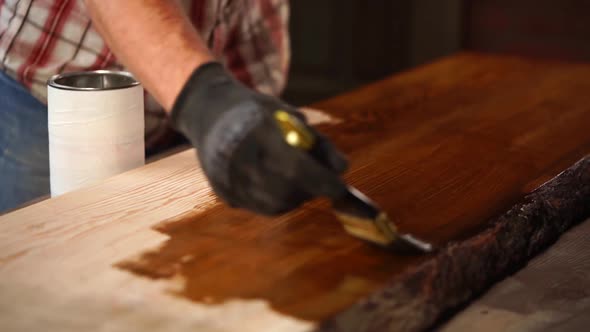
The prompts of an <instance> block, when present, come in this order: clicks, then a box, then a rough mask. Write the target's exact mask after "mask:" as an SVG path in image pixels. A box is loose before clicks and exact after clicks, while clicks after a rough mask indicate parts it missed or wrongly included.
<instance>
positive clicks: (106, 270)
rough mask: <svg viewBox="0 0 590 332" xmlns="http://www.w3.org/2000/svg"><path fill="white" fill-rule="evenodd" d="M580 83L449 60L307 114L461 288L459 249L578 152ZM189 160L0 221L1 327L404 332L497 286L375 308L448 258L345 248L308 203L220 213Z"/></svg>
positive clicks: (584, 71)
mask: <svg viewBox="0 0 590 332" xmlns="http://www.w3.org/2000/svg"><path fill="white" fill-rule="evenodd" d="M588 77H590V66H589V65H583V64H566V63H559V62H543V61H532V60H527V59H522V58H511V57H495V56H485V55H479V54H459V55H456V56H453V57H449V58H446V59H443V60H441V61H439V62H437V63H434V64H431V65H427V66H424V67H421V68H418V69H415V70H412V71H409V72H406V73H403V74H401V75H397V76H394V77H392V78H390V79H387V80H384V81H382V82H378V83H375V84H372V85H370V86H368V87H366V88H363V89H360V90H358V91H355V92H351V93H349V94H347V95H344V96H341V97H338V98H334V99H331V100H328V101H325V102H322V103H319V104H317V105H315V106H316V107H317V108H320V109H323V110H326V111H327V112H328V113H329V114H330V115H332V116H333V117H334V118H337V119H338V121H332V123H331V124H330V125H322V126H321V128H322V130H323V131H324V132H326V133H327V134H328V135H329V136H330V137H332V138H333V139H334V141H335V142H336V143H337V144H338V145H339V146H340V147H342V148H343V150H344V151H345V152H346V153H348V155H349V156H350V158H351V170H350V171H349V172H348V174H347V176H346V178H347V179H348V180H349V181H350V182H351V183H352V184H354V185H356V186H357V187H359V188H360V189H361V190H363V191H365V192H366V193H367V194H369V195H370V196H372V197H374V198H375V200H376V201H377V202H379V203H381V205H383V206H385V207H387V209H388V211H389V212H390V214H391V216H392V217H394V218H395V219H396V221H397V223H398V224H399V226H400V227H401V228H402V229H403V230H405V231H409V232H412V233H415V234H416V235H418V236H421V237H423V238H425V239H427V240H430V241H432V242H435V243H436V244H439V245H445V244H447V243H448V242H449V241H453V242H457V243H458V244H457V246H458V247H459V248H463V249H461V250H463V251H462V252H466V251H468V252H469V253H471V254H472V256H471V257H473V258H475V259H471V260H468V261H466V262H465V264H466V265H465V266H462V265H461V264H458V265H453V266H452V267H453V270H452V271H455V270H456V271H455V272H457V273H458V274H456V275H461V271H468V270H469V268H472V265H469V264H473V262H474V261H477V257H479V256H478V255H484V256H485V254H486V251H485V250H484V249H485V248H481V247H478V245H477V241H476V240H473V238H471V237H470V236H471V235H473V234H479V236H481V234H488V235H490V234H491V235H497V233H489V232H490V229H486V228H485V227H486V226H487V225H489V223H488V222H489V221H490V220H492V219H494V217H497V216H498V215H501V214H502V213H503V212H504V211H506V210H508V209H509V208H510V207H511V206H513V205H514V204H515V203H517V202H519V201H521V200H522V199H523V197H524V196H525V194H526V193H529V192H531V191H532V190H533V189H534V188H536V187H538V186H539V185H540V184H541V183H543V182H545V181H546V180H548V179H551V178H552V177H554V176H555V175H556V174H557V173H559V172H560V171H562V170H564V169H565V168H566V167H568V166H569V165H571V164H573V163H574V162H575V161H576V160H578V159H579V158H581V157H583V156H584V155H585V154H586V153H588V152H589V151H590V131H588V130H587V124H588V123H589V121H590V110H589V108H590V106H589V105H590V95H588V94H587V91H589V89H590V79H588ZM193 155H194V151H187V152H183V153H180V154H178V155H174V156H172V157H169V158H165V159H163V160H160V161H157V162H155V163H153V164H150V165H147V166H145V167H143V168H141V169H137V170H134V171H131V172H128V173H125V174H122V175H120V176H117V177H114V178H111V179H109V180H107V181H105V182H104V183H102V184H99V185H96V186H94V187H91V188H87V189H83V190H80V191H77V192H74V193H70V194H66V195H64V196H61V197H58V198H56V199H51V200H48V201H44V202H41V203H38V204H36V205H33V206H31V207H28V208H26V209H23V210H19V211H16V212H13V213H11V214H8V215H6V216H3V217H0V294H3V296H1V297H0V328H3V330H6V329H8V330H22V331H29V330H38V329H39V326H43V328H44V329H46V330H61V331H68V330H88V329H97V328H107V327H108V328H109V329H112V330H116V331H117V330H120V331H126V330H138V329H143V330H148V331H160V330H162V331H163V330H178V331H185V330H186V331H188V330H195V329H200V330H207V331H234V330H241V331H264V330H268V331H307V330H310V329H314V328H319V329H325V330H346V329H347V328H348V327H350V326H355V327H356V328H357V329H358V330H363V329H364V330H369V329H375V330H377V328H376V326H377V327H379V328H381V329H379V330H380V331H382V330H388V329H390V330H393V329H397V328H399V329H400V330H401V329H409V330H411V329H416V328H422V327H425V326H427V325H428V324H430V323H432V322H433V321H434V320H435V319H437V317H439V314H440V313H441V312H443V311H444V310H446V309H448V308H450V307H452V306H453V305H456V304H458V303H460V302H461V301H463V300H465V299H467V298H468V297H469V296H471V295H472V293H473V291H476V290H478V289H482V288H483V287H485V286H486V285H487V284H489V282H491V281H492V280H493V279H495V278H497V277H499V275H496V274H495V275H493V276H491V277H490V278H483V279H481V280H479V281H481V282H480V283H479V284H474V283H475V282H476V281H478V280H475V281H473V283H472V284H469V285H470V286H469V287H468V288H461V287H460V286H458V285H456V284H454V283H452V282H451V281H449V280H444V279H440V278H438V277H437V278H435V279H434V280H436V281H437V282H439V286H440V285H443V286H446V287H442V288H441V289H444V292H446V293H441V294H442V295H441V294H439V293H437V294H438V296H445V297H444V298H448V299H449V300H448V301H438V302H435V304H436V305H437V307H436V308H435V310H434V309H432V308H433V307H424V306H422V307H418V309H419V310H418V311H416V312H418V313H419V315H411V314H408V315H401V316H400V313H403V312H407V311H403V310H402V311H399V310H398V309H396V310H398V311H391V310H381V309H383V308H388V305H390V304H391V302H388V300H387V299H382V298H381V297H382V296H384V294H389V293H388V292H391V291H392V290H393V289H395V288H396V287H398V288H399V287H400V285H402V286H404V287H405V286H407V285H409V284H411V282H412V281H414V280H415V281H420V282H421V281H422V280H424V278H417V276H416V275H413V274H412V271H424V270H423V269H428V267H424V266H432V265H433V264H435V263H433V262H437V261H438V260H440V259H441V257H448V255H449V254H452V253H453V251H452V249H448V250H443V251H442V253H441V254H439V255H431V256H425V257H402V256H396V255H394V254H392V253H389V252H385V251H383V250H381V249H378V248H375V247H373V246H371V245H368V244H365V243H363V242H360V241H357V240H356V239H353V238H351V237H350V236H348V235H347V234H345V233H344V232H343V231H342V229H341V227H340V225H339V224H338V223H337V221H336V220H335V219H334V217H333V216H332V214H331V213H330V211H329V209H328V204H327V202H325V201H322V200H318V201H314V202H311V203H310V204H307V205H306V206H305V207H304V208H302V209H299V210H297V211H294V212H292V213H290V214H287V215H285V216H282V217H278V218H263V217H258V216H254V215H252V214H249V213H247V212H243V211H235V210H230V209H228V208H226V207H224V206H222V205H220V204H219V203H218V202H217V201H216V200H215V198H214V197H213V195H212V194H211V191H210V190H209V188H208V187H207V185H206V182H205V180H204V178H203V175H202V173H201V172H200V170H199V168H198V165H197V163H196V161H195V160H194V157H193ZM584 165H586V164H584ZM579 172H581V173H582V174H585V173H584V169H583V168H580V170H579ZM576 174H577V173H576ZM559 183H560V184H561V186H560V187H559V188H561V187H562V186H563V185H564V183H565V185H566V186H567V185H571V183H572V180H571V179H570V182H568V181H562V182H559ZM557 192H562V191H557ZM565 192H567V190H565ZM578 192H579V193H582V194H583V193H585V191H578ZM535 197H536V196H535ZM575 199H577V200H574V198H572V200H570V201H572V202H574V201H575V202H579V201H580V200H581V199H583V196H581V197H575ZM563 206H566V207H569V208H570V209H568V210H565V211H561V210H555V211H557V212H563V213H566V212H568V211H570V210H571V211H574V212H576V214H575V215H574V214H572V215H571V216H570V218H566V219H567V220H566V221H565V222H564V224H563V227H565V226H567V225H569V224H571V223H574V222H575V221H576V220H577V218H578V217H579V216H578V214H583V213H585V210H583V209H582V210H580V209H572V206H569V205H567V204H566V205H563ZM555 211H554V212H555ZM533 215H534V213H533ZM557 219H559V218H557ZM557 219H556V218H553V219H550V220H549V219H547V220H549V221H548V223H549V225H551V223H560V222H562V221H559V220H557ZM495 220H504V219H502V217H500V219H495ZM543 220H545V219H543ZM543 225H545V224H543ZM531 227H532V229H533V230H534V229H535V227H536V226H535V225H534V224H533V225H532V226H531ZM482 230H483V231H482ZM558 230H560V231H562V229H561V228H558ZM492 231H493V228H492ZM482 232H483V233H482ZM485 232H488V233H485ZM558 233H559V232H555V233H552V234H553V235H554V236H557V234H558ZM510 234H512V235H513V236H518V234H521V233H519V232H516V233H510ZM522 234H524V233H522ZM522 234H521V235H522ZM527 234H528V233H527ZM475 238H476V239H477V238H478V237H475ZM488 239H489V241H492V240H493V239H494V238H493V237H488ZM474 241H475V242H474ZM549 242H550V241H549V240H545V241H540V244H539V247H541V246H543V245H546V244H547V243H549ZM449 248H454V247H453V246H450V247H449ZM486 248H487V247H486ZM521 249H522V248H521ZM449 250H451V251H449ZM514 250H518V248H516V249H514ZM517 252H518V251H517ZM492 253H493V252H492ZM495 253H496V254H497V253H498V252H495ZM532 253H534V250H533V251H527V252H526V253H525V254H522V253H521V255H519V256H518V257H520V259H521V260H522V259H526V258H527V257H528V255H531V254H532ZM440 255H443V256H440ZM444 255H447V256H444ZM484 256H481V257H484ZM435 265H436V264H435ZM442 266H445V265H442ZM446 266H448V265H446ZM488 267H490V268H494V267H496V266H495V265H493V264H491V265H489V266H488ZM438 272H439V273H438V274H436V275H437V276H440V275H441V274H440V272H441V271H438ZM442 272H444V271H442ZM497 272H498V273H502V272H505V271H503V270H498V271H497ZM424 285H428V283H426V284H424V283H419V284H417V285H416V286H424ZM430 285H431V286H432V284H430ZM451 286H455V287H451ZM471 287H472V288H473V289H471ZM405 289H408V288H407V287H406V288H405ZM415 289H416V292H421V291H422V290H424V289H425V288H423V287H415ZM420 294H423V293H420ZM465 294H467V295H465ZM371 296H372V297H371ZM453 296H454V297H453ZM375 297H376V298H379V299H380V300H378V301H377V302H370V299H371V298H375ZM395 298H398V299H402V298H403V297H401V295H399V294H397V295H396V296H395ZM420 298H421V299H422V300H424V299H427V297H425V296H421V297H420ZM366 301H369V302H366ZM367 303H369V307H371V306H372V307H376V308H379V309H380V310H359V308H361V309H362V308H366V306H367ZM416 303H418V302H414V304H416ZM381 304H383V305H385V306H384V307H383V306H380V305H381ZM418 304H419V303H418ZM422 304H424V302H422ZM359 306H360V307H359ZM402 307H403V306H402ZM406 308H407V307H406ZM414 308H416V307H414ZM394 317H395V318H396V321H393V320H392V319H393V318H394ZM371 321H375V322H378V323H379V325H371V324H370V322H371ZM350 322H357V325H354V324H351V323H350ZM358 324H361V325H358Z"/></svg>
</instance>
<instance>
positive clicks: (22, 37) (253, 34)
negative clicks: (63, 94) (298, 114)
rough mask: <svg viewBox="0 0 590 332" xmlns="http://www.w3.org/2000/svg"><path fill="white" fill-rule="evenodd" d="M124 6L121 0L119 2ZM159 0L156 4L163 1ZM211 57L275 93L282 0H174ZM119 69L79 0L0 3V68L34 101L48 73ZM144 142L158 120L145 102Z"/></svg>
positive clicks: (161, 119)
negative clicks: (190, 22) (210, 53)
mask: <svg viewBox="0 0 590 332" xmlns="http://www.w3.org/2000/svg"><path fill="white" fill-rule="evenodd" d="M121 1H124V0H121ZM163 1H164V0H163ZM180 3H181V4H182V6H183V7H184V9H185V11H186V13H187V15H188V16H189V17H190V18H191V20H192V22H193V24H194V25H195V27H196V28H197V29H198V31H199V33H200V34H201V37H202V38H203V39H204V40H205V41H207V43H208V45H209V48H210V49H211V50H212V52H213V54H214V55H215V56H216V57H217V59H218V60H219V61H221V62H223V63H224V64H225V65H226V67H227V68H228V69H229V70H231V71H232V72H233V73H234V75H235V76H236V77H237V78H238V79H239V80H241V81H242V82H244V83H245V84H247V85H248V86H250V87H253V88H255V89H257V90H259V91H261V92H263V93H268V94H274V95H278V94H279V93H280V92H281V90H282V88H283V87H284V85H285V80H286V73H287V68H288V64H289V51H290V50H289V42H288V30H287V19H288V2H287V0H180ZM99 68H100V69H104V68H111V69H112V68H116V69H120V68H122V67H121V66H120V65H119V64H118V63H117V60H116V58H115V56H114V55H113V53H111V51H110V50H109V48H108V46H107V45H106V44H105V42H104V41H103V39H102V38H101V37H100V35H99V34H98V32H97V31H96V30H95V29H94V28H93V26H92V22H91V21H90V18H89V16H88V14H87V12H86V8H85V5H84V1H83V0H0V69H1V70H3V71H4V72H6V73H7V74H8V75H9V76H11V77H13V78H14V79H16V80H17V81H19V82H20V83H22V84H23V85H24V86H25V87H26V88H27V89H29V90H30V91H31V93H32V94H33V95H34V96H35V97H37V98H38V99H39V100H41V101H42V102H46V99H47V87H46V82H47V79H48V78H49V77H51V76H52V75H54V74H57V73H62V72H70V71H86V70H94V69H99ZM146 108H147V109H148V110H147V111H146V139H147V141H146V145H147V146H149V145H150V137H152V138H154V137H155V139H156V140H157V138H158V136H160V135H163V134H164V132H165V131H166V130H165V129H164V128H165V126H166V117H165V115H164V113H163V111H162V110H161V109H159V107H158V106H157V104H155V102H154V101H153V99H150V98H148V100H147V102H146Z"/></svg>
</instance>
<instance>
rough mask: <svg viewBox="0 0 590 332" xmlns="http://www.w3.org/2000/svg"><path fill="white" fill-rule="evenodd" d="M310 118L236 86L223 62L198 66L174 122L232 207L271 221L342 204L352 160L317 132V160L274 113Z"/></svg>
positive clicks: (180, 98) (174, 113)
mask: <svg viewBox="0 0 590 332" xmlns="http://www.w3.org/2000/svg"><path fill="white" fill-rule="evenodd" d="M277 110H284V111H286V112H288V113H290V114H292V115H294V116H297V117H298V118H299V119H301V120H302V121H303V123H305V125H306V126H307V124H306V122H305V117H304V116H303V114H302V113H300V112H298V111H297V110H296V109H295V108H294V107H292V106H290V105H288V104H286V103H284V102H282V101H281V100H279V99H277V98H274V97H270V96H267V95H263V94H260V93H257V92H255V91H253V90H250V89H248V88H247V87H245V86H244V85H242V84H241V83H240V82H238V81H237V80H235V79H234V78H233V77H232V76H231V75H230V74H229V73H228V72H227V71H226V70H225V69H224V68H223V66H222V65H221V64H219V63H216V62H211V63H207V64H204V65H202V66H200V67H199V68H197V69H196V70H195V71H194V73H193V74H192V75H191V77H190V78H189V79H188V81H187V83H186V84H185V86H184V87H183V89H182V91H181V93H180V95H179V96H178V98H177V99H176V102H175V103H174V107H173V109H172V123H173V125H174V126H175V127H176V129H178V130H179V131H180V132H181V133H182V134H184V135H185V136H186V138H187V139H188V140H189V141H190V142H191V143H192V144H193V146H194V147H196V148H197V156H198V158H199V161H200V163H201V167H202V169H203V171H204V173H205V175H206V176H207V179H208V180H209V183H210V185H211V186H212V188H213V190H214V191H215V193H216V194H217V195H218V196H219V197H220V198H221V199H223V200H224V201H225V202H226V203H228V204H229V205H230V206H232V207H239V208H244V209H248V210H251V211H253V212H256V213H260V214H265V215H275V214H280V213H284V212H286V211H289V210H292V209H294V208H296V207H297V206H299V205H300V204H301V203H303V202H304V201H306V200H308V199H311V198H313V197H315V196H327V197H330V198H337V197H339V196H341V195H343V194H344V192H345V190H346V187H345V184H344V183H343V182H342V181H341V179H340V176H339V175H340V173H342V172H343V171H344V170H345V169H346V167H347V162H346V160H345V159H344V157H343V156H342V155H341V154H340V153H339V152H338V151H337V150H336V149H335V148H334V147H333V145H332V144H331V143H330V142H329V141H328V140H327V139H326V138H325V137H323V136H322V135H320V134H319V133H317V132H316V131H315V130H313V129H312V128H311V127H309V126H307V127H308V129H309V131H310V132H311V133H312V134H313V135H314V136H315V145H314V149H313V150H314V151H313V156H314V157H312V154H310V153H308V152H305V151H302V150H299V149H296V148H294V147H291V146H290V145H288V144H287V143H286V141H285V139H284V138H283V135H282V132H281V131H280V128H279V126H278V124H277V123H276V122H275V120H274V117H273V114H274V112H275V111H277Z"/></svg>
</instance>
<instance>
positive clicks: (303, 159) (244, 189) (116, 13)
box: [86, 0, 347, 214]
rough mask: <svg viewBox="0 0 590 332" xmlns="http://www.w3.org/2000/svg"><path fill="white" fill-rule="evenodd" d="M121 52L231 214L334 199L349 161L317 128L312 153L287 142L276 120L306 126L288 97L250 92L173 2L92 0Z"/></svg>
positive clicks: (95, 15)
mask: <svg viewBox="0 0 590 332" xmlns="http://www.w3.org/2000/svg"><path fill="white" fill-rule="evenodd" d="M86 4H87V6H88V9H89V11H90V15H91V17H92V20H93V22H94V24H95V26H96V27H97V29H98V31H99V32H100V33H101V35H102V36H103V38H104V39H105V40H106V42H107V44H108V45H109V47H110V48H111V50H113V52H114V53H115V55H116V56H117V57H118V58H119V59H120V60H121V62H122V63H123V64H124V65H126V66H127V67H128V68H129V70H130V71H131V72H133V73H134V74H135V75H136V76H137V78H138V79H139V81H141V82H142V84H143V85H144V86H145V88H146V89H147V90H148V91H149V92H150V93H151V94H152V95H154V97H156V99H157V100H158V101H159V102H160V104H161V105H162V106H164V107H165V108H166V109H167V110H168V111H170V113H171V114H170V115H171V123H172V124H173V125H174V127H175V128H176V129H177V130H178V131H179V132H181V133H182V134H183V135H184V136H185V137H186V138H187V139H188V140H189V141H190V142H191V143H192V144H193V146H194V147H195V148H196V149H197V155H198V157H199V160H200V164H201V167H202V169H203V171H204V173H205V175H206V176H207V179H208V180H209V183H210V184H211V187H212V188H213V190H214V191H215V193H217V195H218V196H219V197H221V198H222V199H223V200H224V201H225V202H227V203H228V204H230V205H231V206H234V207H240V208H244V209H248V210H251V211H254V212H258V213H261V214H278V213H283V212H286V211H289V210H292V209H294V208H295V207H297V206H299V205H300V204H302V203H303V202H304V201H306V200H308V199H311V198H313V197H315V196H327V197H331V198H337V197H340V196H342V195H343V194H345V193H346V192H347V191H346V186H345V185H344V183H343V182H342V180H341V179H340V176H339V174H340V173H341V172H343V171H344V169H345V168H346V160H345V159H344V158H343V157H342V155H340V153H339V152H338V151H337V150H336V149H335V148H334V146H332V144H331V143H330V142H329V141H328V140H327V139H326V138H324V137H323V136H321V135H320V134H319V133H316V132H315V131H314V130H313V128H310V127H309V128H308V130H309V132H310V133H311V135H313V136H314V138H315V141H316V143H315V144H314V148H313V150H314V151H315V153H314V156H312V155H310V154H308V153H307V152H305V151H301V150H299V149H296V148H293V147H291V146H289V145H288V144H287V142H286V141H285V139H284V137H283V136H282V133H281V131H280V130H279V127H278V125H277V124H276V122H275V114H276V112H277V111H278V110H281V111H283V112H286V113H288V114H289V115H290V116H293V117H295V118H297V119H300V120H302V119H303V118H304V116H303V115H302V114H301V113H299V111H298V110H297V109H296V108H295V107H293V106H291V105H288V104H286V103H285V102H283V101H282V100H280V99H278V98H275V97H271V96H267V95H263V94H261V93H258V92H256V91H253V90H251V89H248V88H247V87H246V86H244V85H243V84H242V83H240V82H238V81H237V80H236V79H235V78H234V77H233V75H232V74H231V73H229V72H228V71H227V70H226V69H225V68H224V67H223V65H221V64H220V63H218V62H213V61H212V60H214V59H213V56H212V55H211V54H210V53H209V51H208V50H207V47H206V44H205V43H204V42H203V40H201V38H200V37H199V35H198V34H197V31H195V29H194V28H193V27H192V26H191V24H190V22H188V20H187V17H186V16H185V15H184V14H183V13H182V11H181V8H180V7H179V5H178V4H177V2H176V0H86Z"/></svg>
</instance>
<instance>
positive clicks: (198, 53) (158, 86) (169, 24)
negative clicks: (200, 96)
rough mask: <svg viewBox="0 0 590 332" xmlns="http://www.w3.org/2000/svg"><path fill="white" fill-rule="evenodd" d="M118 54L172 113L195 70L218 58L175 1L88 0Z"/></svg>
mask: <svg viewBox="0 0 590 332" xmlns="http://www.w3.org/2000/svg"><path fill="white" fill-rule="evenodd" d="M86 6H87V8H88V11H89V13H90V16H91V18H92V22H93V24H94V26H95V27H96V29H97V30H98V31H99V32H100V34H101V35H102V37H103V38H104V39H105V41H106V42H107V44H108V45H109V47H110V48H111V50H112V51H113V53H115V55H116V56H117V58H118V59H119V60H120V61H121V62H122V63H123V64H124V65H125V66H126V67H127V68H128V69H129V70H130V71H131V72H133V74H134V75H135V76H137V78H138V79H139V81H141V83H142V84H143V85H144V87H145V88H146V90H148V91H149V92H150V93H151V94H152V95H153V96H154V97H155V98H156V100H158V102H159V103H160V104H161V105H162V106H163V107H164V108H165V109H166V110H167V111H170V110H171V109H172V106H173V104H174V101H175V99H176V97H177V95H178V94H179V92H180V90H181V89H182V87H183V85H184V83H185V82H186V81H187V80H188V78H189V76H190V75H191V73H192V72H193V71H194V70H195V68H197V67H198V66H200V65H201V64H203V63H205V62H209V61H212V60H213V59H214V58H213V56H212V55H211V53H210V52H209V50H208V48H207V45H206V44H205V42H204V41H203V40H202V39H201V37H200V36H199V34H198V33H197V31H196V30H195V28H194V27H193V26H192V25H191V23H190V22H189V21H188V18H187V17H186V15H185V14H184V13H183V12H182V9H181V8H180V7H179V5H178V3H177V1H174V0H124V1H121V0H86Z"/></svg>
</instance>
